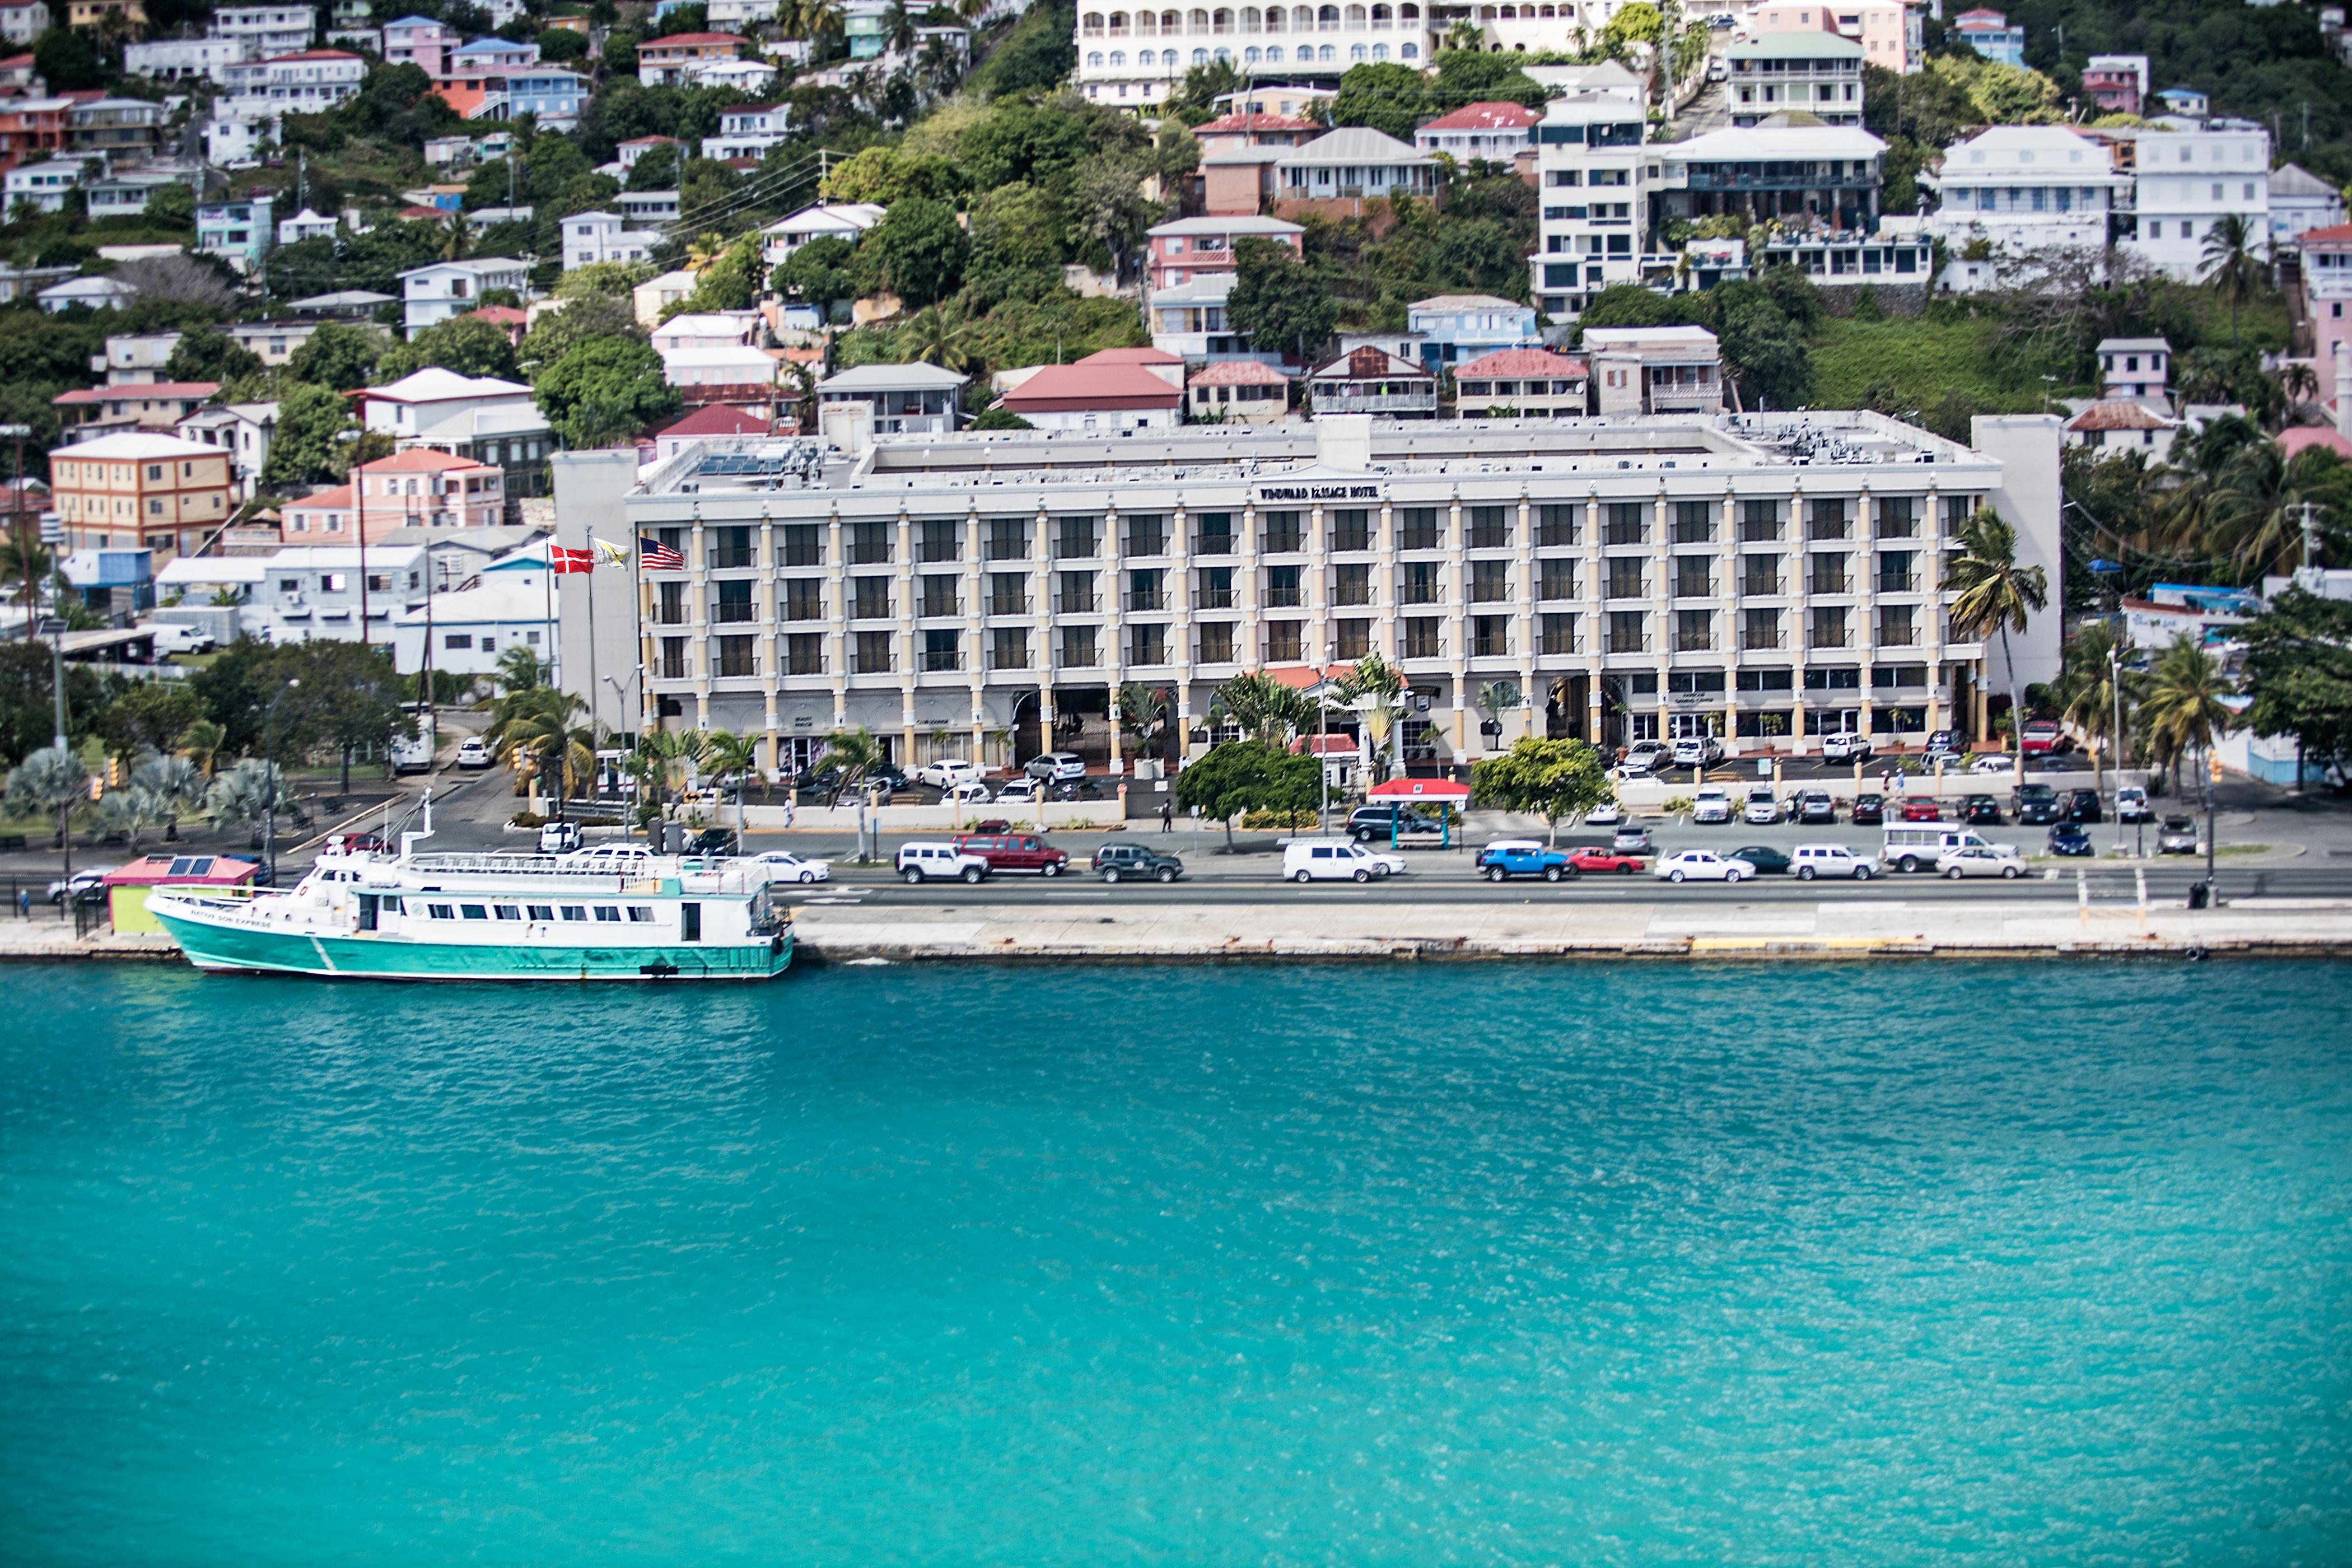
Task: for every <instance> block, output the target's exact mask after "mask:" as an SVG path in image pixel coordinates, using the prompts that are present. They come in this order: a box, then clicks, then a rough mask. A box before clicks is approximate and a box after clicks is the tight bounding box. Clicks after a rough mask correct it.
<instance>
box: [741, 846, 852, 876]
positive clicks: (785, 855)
mask: <svg viewBox="0 0 2352 1568" xmlns="http://www.w3.org/2000/svg"><path fill="white" fill-rule="evenodd" d="M743 868H744V869H745V870H746V871H756V872H757V873H758V874H759V875H760V876H761V877H762V878H764V879H767V880H768V881H771V882H830V881H832V880H833V862H832V861H830V860H803V859H802V858H800V857H799V856H797V855H795V854H793V852H792V851H791V850H789V849H763V850H761V852H760V853H759V854H757V855H754V856H752V857H751V858H750V859H748V860H746V861H744V862H743Z"/></svg>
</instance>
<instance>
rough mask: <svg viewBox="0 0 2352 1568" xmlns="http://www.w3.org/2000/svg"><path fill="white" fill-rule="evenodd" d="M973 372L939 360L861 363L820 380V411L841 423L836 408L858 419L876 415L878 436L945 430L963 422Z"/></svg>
mask: <svg viewBox="0 0 2352 1568" xmlns="http://www.w3.org/2000/svg"><path fill="white" fill-rule="evenodd" d="M969 379H970V378H969V377H967V376H962V375H959V374H956V373H955V372H954V371H951V370H948V369H946V368H944V367H943V366H940V365H935V364H924V363H919V362H918V363H913V364H861V365H858V366H857V367H856V368H855V369H852V370H845V371H842V372H839V373H838V374H834V375H829V376H827V377H825V378H824V380H823V381H820V382H818V383H817V384H816V395H817V405H818V417H819V418H820V420H822V421H823V422H824V428H826V429H828V430H830V429H833V428H835V417H836V414H838V415H842V416H848V417H849V418H850V420H851V422H852V423H855V424H864V423H865V422H866V420H867V419H869V418H870V419H871V421H872V424H871V426H869V432H870V434H872V435H875V436H944V435H949V434H951V433H952V432H954V430H955V429H956V428H957V426H959V425H960V424H961V422H962V409H963V389H964V385H965V384H966V382H967V381H969Z"/></svg>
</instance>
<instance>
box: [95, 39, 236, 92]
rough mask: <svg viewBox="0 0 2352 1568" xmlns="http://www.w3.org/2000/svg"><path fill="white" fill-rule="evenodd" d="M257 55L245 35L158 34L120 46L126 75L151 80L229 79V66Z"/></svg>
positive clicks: (223, 82) (221, 81)
mask: <svg viewBox="0 0 2352 1568" xmlns="http://www.w3.org/2000/svg"><path fill="white" fill-rule="evenodd" d="M255 58H258V57H257V55H256V53H255V50H254V47H253V44H252V42H251V41H250V40H248V39H246V38H221V37H214V38H158V39H156V40H155V41H153V42H152V43H146V44H125V45H123V46H122V68H123V71H124V72H125V73H126V74H127V75H131V76H143V77H145V78H146V79H148V80H150V81H193V80H196V79H209V80H212V81H216V82H219V83H221V84H223V85H224V86H226V84H227V82H228V68H229V67H231V66H236V65H244V64H245V63H246V62H247V61H248V60H252V59H255Z"/></svg>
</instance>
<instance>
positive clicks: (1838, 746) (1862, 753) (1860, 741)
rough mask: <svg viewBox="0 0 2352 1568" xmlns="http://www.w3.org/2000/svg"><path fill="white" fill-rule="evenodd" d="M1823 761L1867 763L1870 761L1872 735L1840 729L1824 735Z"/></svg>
mask: <svg viewBox="0 0 2352 1568" xmlns="http://www.w3.org/2000/svg"><path fill="white" fill-rule="evenodd" d="M1822 761H1823V762H1825V763H1866V762H1868V761H1870V737H1869V736H1867V735H1857V734H1855V733H1854V732H1853V731H1851V730H1840V731H1837V732H1836V733H1835V734H1833V735H1823V736H1822Z"/></svg>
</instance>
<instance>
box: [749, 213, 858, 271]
mask: <svg viewBox="0 0 2352 1568" xmlns="http://www.w3.org/2000/svg"><path fill="white" fill-rule="evenodd" d="M888 210H889V209H888V208H887V207H885V206H884V205H882V204H881V203H879V202H826V203H821V204H819V205H816V206H813V207H803V208H802V209H801V210H800V211H798V212H796V213H794V214H793V215H792V216H790V217H780V218H778V219H777V220H776V221H775V222H773V223H772V224H770V225H769V226H767V227H765V228H763V229H761V231H760V233H761V235H762V236H763V237H764V238H763V239H762V241H761V255H762V257H764V258H766V260H767V263H768V265H769V266H771V267H781V266H782V265H783V264H784V263H785V262H787V261H790V260H791V259H792V258H793V252H795V251H797V250H799V249H800V247H802V246H803V245H806V244H807V243H808V242H809V241H811V240H813V239H845V240H847V241H848V242H849V243H850V244H852V245H856V243H857V241H858V239H859V237H861V236H863V235H864V234H865V233H866V230H867V229H869V228H872V227H873V226H875V225H876V224H877V223H880V222H881V221H882V215H883V214H884V213H885V212H887V211H888Z"/></svg>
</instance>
